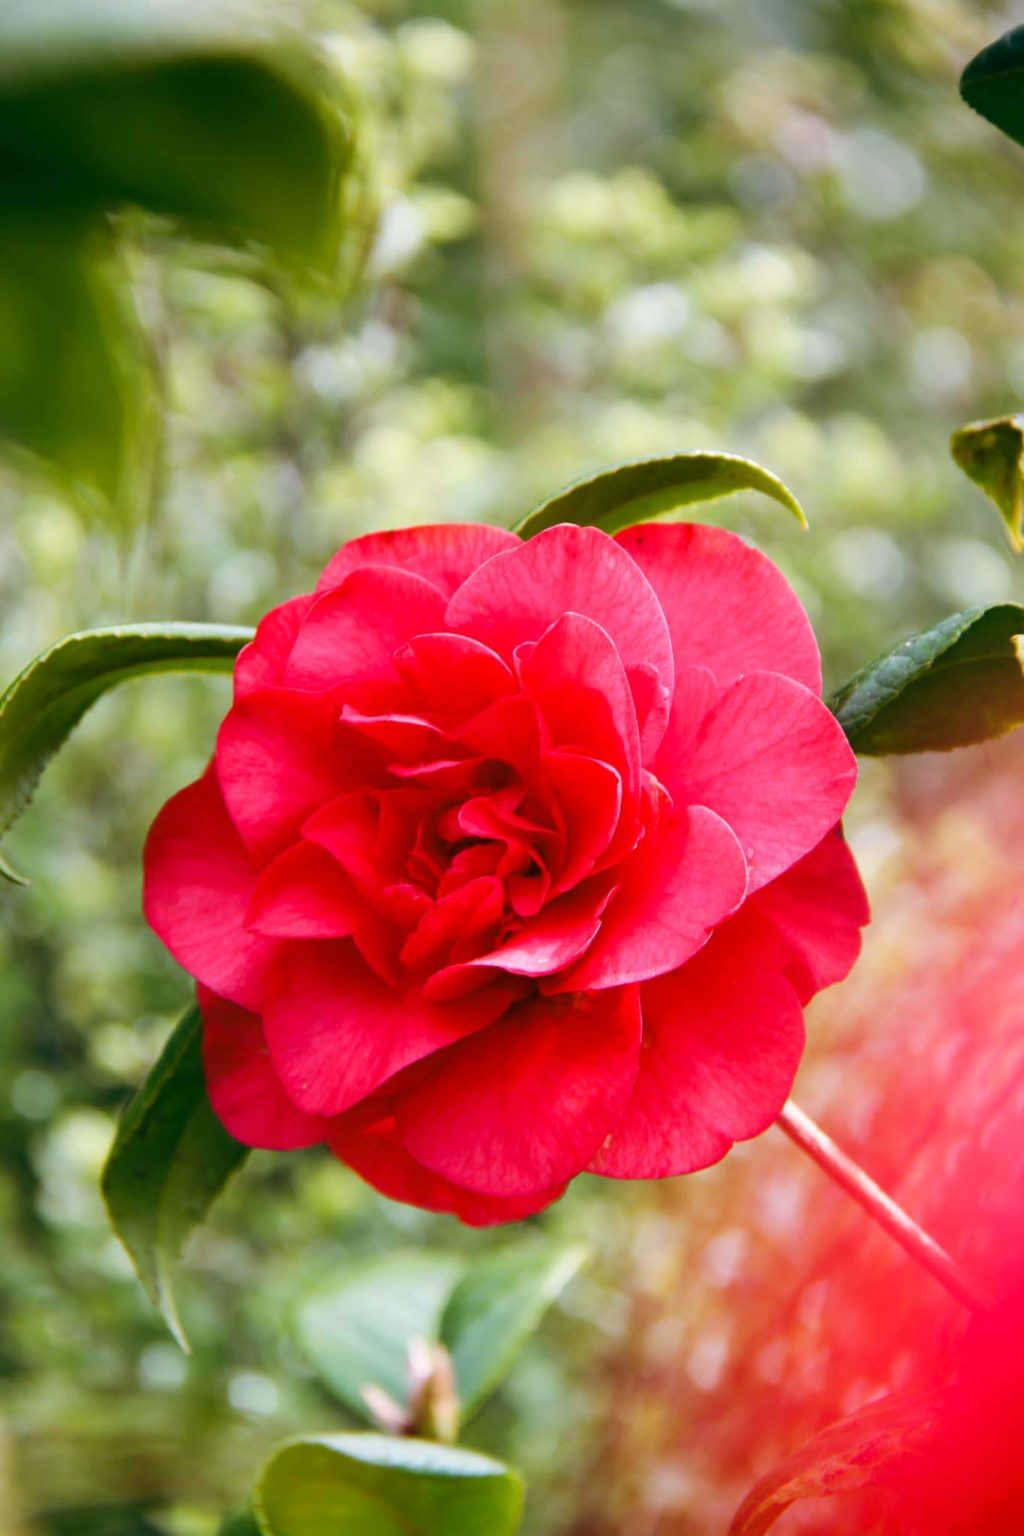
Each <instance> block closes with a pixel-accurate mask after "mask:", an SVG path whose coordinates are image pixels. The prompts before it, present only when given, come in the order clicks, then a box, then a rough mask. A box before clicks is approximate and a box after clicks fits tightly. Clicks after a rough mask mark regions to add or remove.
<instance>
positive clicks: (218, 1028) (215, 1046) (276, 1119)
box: [199, 987, 327, 1152]
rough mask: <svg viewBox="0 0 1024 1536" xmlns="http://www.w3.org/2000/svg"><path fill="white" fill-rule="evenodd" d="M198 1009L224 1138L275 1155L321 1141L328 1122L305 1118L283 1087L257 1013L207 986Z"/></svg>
mask: <svg viewBox="0 0 1024 1536" xmlns="http://www.w3.org/2000/svg"><path fill="white" fill-rule="evenodd" d="M199 1007H200V1011H201V1012H202V1015H203V1066H204V1068H205V1071H206V1086H207V1089H208V1091H209V1094H210V1103H211V1104H212V1105H213V1109H214V1113H215V1114H216V1116H217V1118H218V1120H220V1122H221V1124H222V1125H223V1126H224V1129H225V1130H226V1131H227V1132H228V1134H229V1135H231V1136H233V1137H234V1138H235V1140H236V1141H240V1142H241V1143H242V1145H243V1146H245V1147H267V1148H269V1149H270V1150H272V1151H277V1152H283V1151H288V1150H290V1149H291V1148H292V1147H312V1146H315V1145H316V1143H317V1142H318V1141H325V1140H326V1139H327V1134H326V1133H327V1121H326V1120H318V1119H317V1118H316V1117H315V1116H314V1115H304V1114H303V1113H302V1111H301V1110H299V1109H296V1108H295V1105H294V1104H293V1103H292V1102H291V1100H290V1099H289V1098H288V1095H287V1094H286V1093H285V1091H284V1089H283V1088H282V1087H281V1084H280V1082H279V1081H278V1078H277V1074H276V1073H275V1071H274V1068H273V1066H272V1065H271V1062H270V1054H269V1052H268V1051H267V1046H266V1041H265V1040H264V1038H263V1026H262V1024H261V1023H260V1021H259V1019H258V1018H257V1017H256V1016H255V1014H252V1013H246V1012H245V1010H244V1009H242V1008H237V1007H236V1006H235V1005H234V1003H228V1002H225V1001H224V999H223V998H222V997H218V996H217V994H216V993H215V992H210V991H208V989H207V988H206V987H200V988H199Z"/></svg>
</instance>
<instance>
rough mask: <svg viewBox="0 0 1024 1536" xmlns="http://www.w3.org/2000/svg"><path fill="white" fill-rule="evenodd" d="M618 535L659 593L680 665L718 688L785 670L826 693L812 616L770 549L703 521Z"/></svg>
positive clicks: (648, 526)
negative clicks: (748, 675) (706, 673)
mask: <svg viewBox="0 0 1024 1536" xmlns="http://www.w3.org/2000/svg"><path fill="white" fill-rule="evenodd" d="M616 539H617V542H618V543H619V544H621V545H622V547H623V549H625V550H628V552H629V554H630V555H631V556H632V557H633V559H634V560H635V561H636V563H637V564H638V565H639V567H640V569H641V570H642V571H643V572H644V575H645V576H646V577H647V579H648V581H649V582H650V583H651V586H652V587H653V588H654V590H655V592H657V594H658V597H659V598H660V599H661V605H662V607H663V608H664V610H665V617H666V618H667V619H668V626H669V630H670V631H671V634H672V648H673V651H674V653H675V660H676V666H678V667H684V666H698V667H709V668H710V670H711V671H712V672H713V673H714V674H715V677H716V678H717V680H718V683H719V686H720V687H724V686H725V685H726V684H727V683H731V682H732V681H733V680H734V679H735V678H737V677H739V676H740V675H741V674H742V673H744V672H781V673H782V674H783V675H784V676H786V677H791V678H793V679H794V680H795V681H796V682H798V683H803V684H804V686H805V687H807V688H810V689H811V691H812V693H817V694H820V693H821V660H820V657H819V655H818V643H817V641H816V640H815V638H814V631H813V630H812V629H811V624H810V620H809V619H808V617H807V615H806V613H805V612H804V610H803V608H802V607H801V604H800V600H799V598H798V597H797V595H796V593H795V592H794V591H793V589H792V587H791V586H790V585H789V583H788V581H787V580H786V578H785V577H784V576H783V574H782V572H781V571H780V570H779V569H778V567H777V566H775V565H773V564H772V562H771V561H770V560H769V559H768V558H767V556H766V555H762V554H761V553H760V551H758V550H756V549H751V547H750V545H749V544H745V543H744V542H743V540H742V539H740V538H738V537H737V536H736V534H734V533H727V532H726V531H725V529H723V528H712V527H709V526H707V525H705V524H702V523H642V524H640V525H639V526H638V527H635V528H627V529H625V530H624V531H623V532H622V533H620V534H617V535H616Z"/></svg>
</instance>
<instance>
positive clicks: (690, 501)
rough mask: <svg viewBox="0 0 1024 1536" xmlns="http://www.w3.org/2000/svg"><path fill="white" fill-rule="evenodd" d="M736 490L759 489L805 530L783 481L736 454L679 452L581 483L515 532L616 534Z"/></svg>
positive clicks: (537, 509) (525, 520)
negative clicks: (565, 528) (563, 529)
mask: <svg viewBox="0 0 1024 1536" xmlns="http://www.w3.org/2000/svg"><path fill="white" fill-rule="evenodd" d="M737 491H760V492H761V493H762V495H764V496H770V497H771V498H772V499H773V500H774V501H777V502H779V504H780V505H781V506H783V507H785V508H786V510H787V511H789V512H792V514H793V516H794V517H795V518H796V519H797V521H798V522H800V523H801V524H802V525H803V526H804V527H805V528H806V526H807V519H806V518H805V517H804V514H803V508H802V507H801V506H800V503H799V502H798V501H797V499H796V497H795V496H794V495H793V494H792V492H791V491H789V490H787V489H786V487H785V486H784V485H783V483H782V481H781V480H778V479H776V477H775V476H774V475H773V474H771V473H769V471H768V470H767V469H762V468H761V466H760V465H759V464H754V463H753V462H752V461H751V460H750V459H742V458H739V457H738V456H737V455H736V454H732V453H677V454H671V455H669V456H668V457H666V458H654V459H636V460H634V461H632V462H631V463H628V464H617V465H614V466H613V467H612V468H610V469H604V470H601V471H600V473H598V474H596V475H590V476H588V477H587V478H586V479H583V480H577V481H575V482H574V483H573V484H572V485H569V486H566V488H565V490H564V491H559V493H558V495H557V496H553V497H552V498H551V500H550V501H545V502H542V503H541V505H540V506H539V507H535V508H534V509H533V511H532V512H530V513H529V514H528V515H527V516H526V517H524V518H523V520H522V521H521V522H520V523H517V524H516V528H515V532H516V533H518V534H521V536H522V537H523V538H524V539H529V538H531V537H532V536H533V535H534V534H535V533H540V532H541V530H542V529H544V528H552V527H554V525H555V524H556V523H582V524H583V525H584V526H591V527H595V528H603V529H604V531H605V533H615V532H617V531H618V529H620V528H629V527H630V526H631V525H632V524H633V523H644V522H650V521H651V520H652V519H655V518H665V517H670V516H671V515H672V514H673V513H674V512H678V511H679V510H680V509H681V508H683V507H690V506H694V505H695V504H696V503H698V502H701V501H716V500H718V499H719V498H720V497H722V496H732V495H735V493H736V492H737Z"/></svg>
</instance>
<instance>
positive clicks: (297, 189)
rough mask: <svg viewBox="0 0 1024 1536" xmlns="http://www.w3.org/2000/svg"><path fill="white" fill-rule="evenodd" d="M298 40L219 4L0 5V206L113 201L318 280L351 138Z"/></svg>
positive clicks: (109, 204)
mask: <svg viewBox="0 0 1024 1536" xmlns="http://www.w3.org/2000/svg"><path fill="white" fill-rule="evenodd" d="M330 84H331V83H330V79H329V77H327V76H325V75H322V74H321V73H320V71H319V70H318V68H317V66H316V64H315V62H314V60H313V58H312V57H311V56H310V54H309V52H308V50H307V49H306V48H305V47H304V46H303V45H302V44H301V41H300V39H299V37H298V35H297V34H293V33H291V32H289V31H285V30H283V29H280V28H269V29H268V28H267V27H265V26H263V25H257V24H256V21H255V19H254V18H253V17H252V14H251V13H250V12H249V11H248V10H246V9H243V8H241V7H240V6H238V5H237V4H228V5H224V4H218V3H216V0H204V3H202V4H199V3H196V0H90V3H89V4H88V5H82V4H81V3H80V0H33V3H32V4H31V5H23V6H17V5H10V4H8V5H4V6H2V7H0V199H2V202H3V204H6V205H7V206H8V207H11V206H19V205H21V206H29V207H36V206H39V205H42V206H44V207H46V208H47V209H48V210H50V211H52V210H54V209H55V208H57V207H58V206H59V207H61V208H64V209H65V210H67V211H69V212H71V213H72V214H74V215H76V216H77V215H78V214H80V213H83V212H84V213H88V214H98V213H102V212H106V211H107V210H109V209H112V208H117V207H121V206H123V205H124V204H136V205H138V206H141V207H144V208H147V209H150V210H151V211H153V212H156V213H159V214H164V215H167V216H169V217H171V218H174V219H178V220H182V221H184V222H186V223H187V224H189V225H190V226H191V227H193V228H195V229H197V230H198V231H199V232H200V233H202V234H203V235H206V236H211V237H213V238H215V239H217V240H218V241H225V240H226V241H228V242H231V243H235V242H246V241H256V242H258V243H259V244H260V245H264V246H266V247H268V248H269V249H270V250H272V251H273V252H274V253H275V254H276V255H277V256H278V257H280V258H285V259H288V260H298V261H301V262H303V263H308V264H310V265H311V266H314V267H317V268H320V269H322V270H328V269H330V268H331V266H332V265H333V262H334V260H335V257H336V254H337V250H338V243H339V238H340V234H341V229H340V224H341V209H342V193H341V177H342V173H343V171H344V169H345V167H346V165H347V162H348V159H349V153H350V145H349V131H348V128H347V126H346V122H345V118H344V116H343V114H342V111H341V110H340V108H339V104H338V102H337V101H332V100H331V96H330Z"/></svg>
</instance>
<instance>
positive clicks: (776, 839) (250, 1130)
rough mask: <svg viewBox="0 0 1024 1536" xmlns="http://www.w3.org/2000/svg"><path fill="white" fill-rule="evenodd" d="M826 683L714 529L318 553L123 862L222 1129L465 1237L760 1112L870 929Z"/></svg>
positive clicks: (762, 577) (401, 535) (719, 1143)
mask: <svg viewBox="0 0 1024 1536" xmlns="http://www.w3.org/2000/svg"><path fill="white" fill-rule="evenodd" d="M820 688H821V674H820V664H819V658H818V650H817V646H816V643H815V640H814V636H813V634H812V631H811V628H810V624H809V622H808V620H807V617H806V615H805V614H804V612H803V610H802V608H801V606H800V604H799V602H798V601H797V599H796V597H795V595H794V594H793V592H792V591H791V590H790V588H789V587H788V585H787V584H786V582H785V580H784V578H783V577H782V575H781V574H780V572H779V571H778V570H777V569H776V568H775V567H774V566H773V565H772V564H771V563H770V561H768V560H767V559H766V558H765V557H764V556H762V555H760V554H759V553H757V552H756V551H754V550H752V549H750V548H749V547H748V546H747V545H745V544H744V543H743V542H742V541H741V540H740V539H738V538H736V537H735V536H733V535H731V534H728V533H725V532H723V531H721V530H719V529H714V528H707V527H700V526H680V525H676V526H646V527H639V528H634V529H631V530H629V531H627V532H625V533H622V534H620V535H619V536H618V537H617V538H615V539H612V538H609V537H608V536H607V535H606V534H604V533H601V532H599V531H597V530H596V529H590V528H579V527H575V526H570V525H563V526H560V527H557V528H552V529H549V530H547V531H546V532H544V533H541V534H539V535H538V536H537V537H535V538H534V539H532V540H530V541H529V542H525V543H524V542H522V541H520V540H519V539H518V538H517V537H515V536H514V535H513V534H510V533H505V532H502V531H500V530H498V529H496V528H491V527H486V526H474V525H451V526H441V527H434V528H415V529H409V530H406V531H401V532H397V533H391V534H371V535H368V536H366V537H364V538H360V539H356V540H355V541H353V542H352V543H350V544H348V545H346V546H345V547H344V548H343V549H341V550H340V551H339V553H338V554H337V555H336V556H335V557H334V558H333V560H331V562H330V563H329V564H328V566H327V568H326V570H325V571H324V573H323V576H322V577H321V580H320V583H319V585H318V587H317V590H316V592H314V593H312V594H310V595H308V596H303V597H299V598H296V599H294V600H292V601H291V602H287V603H285V604H283V605H282V606H281V607H279V608H276V609H274V610H273V611H272V612H271V613H270V614H268V615H267V617H266V618H265V619H264V620H263V622H262V623H261V624H260V626H259V629H258V631H257V634H256V638H255V640H254V641H253V643H252V644H251V645H250V646H248V647H247V648H246V649H245V651H243V653H242V654H241V656H240V657H239V660H238V664H237V667H236V671H235V699H234V704H233V706H232V708H231V710H230V712H229V714H228V716H227V718H226V720H225V721H224V723H223V725H222V727H221V730H220V734H219V737H218V741H217V749H216V753H215V756H214V759H213V761H212V762H211V764H210V766H209V768H208V770H207V772H206V773H205V774H204V775H203V777H202V778H201V779H199V780H198V781H197V782H196V783H195V784H192V785H190V786H189V787H188V788H187V789H185V790H183V791H182V792H181V793H180V794H178V795H176V796H175V797H174V798H173V799H172V800H171V801H170V802H169V803H168V804H167V805H166V806H165V807H164V809H163V810H162V812H161V813H160V815H159V816H158V818H157V820H156V823H155V824H154V827H153V829H152V832H151V834H150V838H149V842H148V845H147V849H146V893H145V901H146V911H147V915H148V917H149V921H150V923H151V924H152V926H153V928H154V929H155V930H156V932H157V933H158V934H159V935H160V936H161V938H162V939H163V940H164V942H165V943H166V944H167V946H168V948H169V949H170V950H171V951H172V953H173V954H174V955H175V956H176V957H177V958H178V960H179V961H180V962H181V963H182V964H183V965H184V966H185V968H186V969H187V970H188V971H190V972H191V974H192V975H193V976H194V977H195V978H196V980H197V982H198V983H199V984H200V985H199V1000H200V1006H201V1009H202V1012H203V1017H204V1025H205V1030H204V1051H205V1062H206V1071H207V1078H208V1082H209V1088H210V1095H211V1100H212V1102H213V1105H214V1108H215V1110H216V1112H217V1114H218V1115H219V1116H220V1118H221V1119H222V1121H223V1122H224V1124H225V1125H226V1127H227V1128H228V1130H229V1131H230V1132H231V1133H232V1134H233V1135H234V1136H236V1137H237V1138H238V1139H239V1140H241V1141H243V1142H245V1143H247V1144H251V1145H254V1146H263V1147H282V1148H283V1147H295V1146H300V1145H308V1144H312V1143H315V1142H319V1141H326V1142H327V1143H328V1144H329V1145H330V1147H331V1148H332V1149H333V1151H334V1152H335V1153H336V1154H337V1155H338V1156H339V1157H340V1158H342V1159H343V1160H344V1161H345V1162H346V1163H348V1164H349V1165H350V1166H352V1167H353V1168H354V1169H356V1170H357V1171H358V1172H359V1173H360V1174H361V1175H362V1176H363V1177H364V1178H366V1179H367V1180H368V1181H369V1182H370V1183H371V1184H373V1185H375V1186H376V1187H377V1188H378V1189H381V1190H383V1191H384V1192H385V1193H387V1194H389V1195H392V1196H394V1197H396V1198H399V1199H403V1200H407V1201H410V1202H411V1203H413V1204H416V1205H420V1206H424V1207H426V1208H428V1209H433V1210H445V1211H453V1212H455V1213H456V1214H457V1215H458V1216H460V1217H461V1218H462V1219H463V1220H465V1221H468V1222H472V1223H475V1224H486V1223H492V1222H501V1221H508V1220H514V1219H517V1218H519V1217H522V1216H524V1215H526V1214H528V1213H530V1212H532V1211H536V1210H539V1209H541V1208H542V1207H543V1206H545V1205H547V1204H548V1203H550V1201H552V1200H553V1199H555V1198H557V1196H558V1195H559V1194H560V1193H561V1192H562V1191H563V1189H564V1188H565V1185H566V1184H567V1182H568V1181H569V1180H570V1179H571V1178H573V1177H574V1175H576V1174H577V1173H580V1172H581V1171H583V1170H584V1169H589V1170H590V1171H592V1172H595V1173H599V1174H603V1175H606V1176H608V1177H613V1178H649V1177H661V1176H664V1175H669V1174H678V1173H685V1172H689V1171H691V1170H693V1169H696V1168H700V1167H704V1166H706V1165H707V1164H709V1163H711V1162H714V1161H716V1160H717V1159H718V1158H720V1157H721V1156H723V1155H724V1153H725V1152H726V1151H727V1150H728V1148H729V1147H730V1146H731V1145H732V1144H733V1142H734V1141H736V1140H739V1139H741V1138H745V1137H750V1136H754V1135H756V1134H758V1133H759V1132H760V1131H762V1130H764V1129H765V1128H766V1127H767V1126H768V1125H770V1124H771V1123H772V1121H773V1120H774V1119H775V1118H776V1117H777V1115H778V1113H779V1111H780V1109H781V1107H782V1104H783V1102H784V1100H785V1098H786V1096H787V1094H788V1091H789V1088H790V1085H791V1082H792V1078H793V1075H794V1072H795V1070H796V1066H797V1063H798V1061H799V1058H800V1054H801V1050H802V1046H803V1016H802V1009H803V1004H804V1003H805V1002H806V1001H807V1000H808V998H810V997H811V996H812V995H813V994H814V993H815V992H816V991H818V990H819V989H820V988H821V987H823V986H827V985H828V984H830V983H831V982H834V981H836V980H838V979H839V978H840V977H842V976H844V975H845V974H846V972H847V971H848V970H849V968H850V966H851V965H852V963H853V960H854V959H855V957H856V954H857V951H858V947H859V929H860V926H861V925H862V924H863V923H864V922H865V921H866V919H867V911H866V904H865V898H864V894H863V890H862V887H861V884H860V880H859V877H858V875H857V872H856V869H855V867H854V865H853V861H852V859H851V858H850V855H849V853H848V852H847V849H846V846H845V843H844V842H843V840H842V837H841V834H840V832H839V830H838V821H839V817H840V815H841V814H842V811H843V809H844V807H845V805H846V802H847V799H848V798H849V795H850V792H851V790H852V787H853V783H854V778H855V763H854V759H853V756H852V754H851V752H850V749H849V747H848V745H847V743H846V741H845V739H844V737H843V735H842V732H841V731H840V729H839V727H838V725H837V724H836V722H835V720H834V719H833V717H832V715H831V714H830V713H829V711H828V710H827V709H826V708H825V706H824V705H823V704H822V702H821V699H820Z"/></svg>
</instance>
